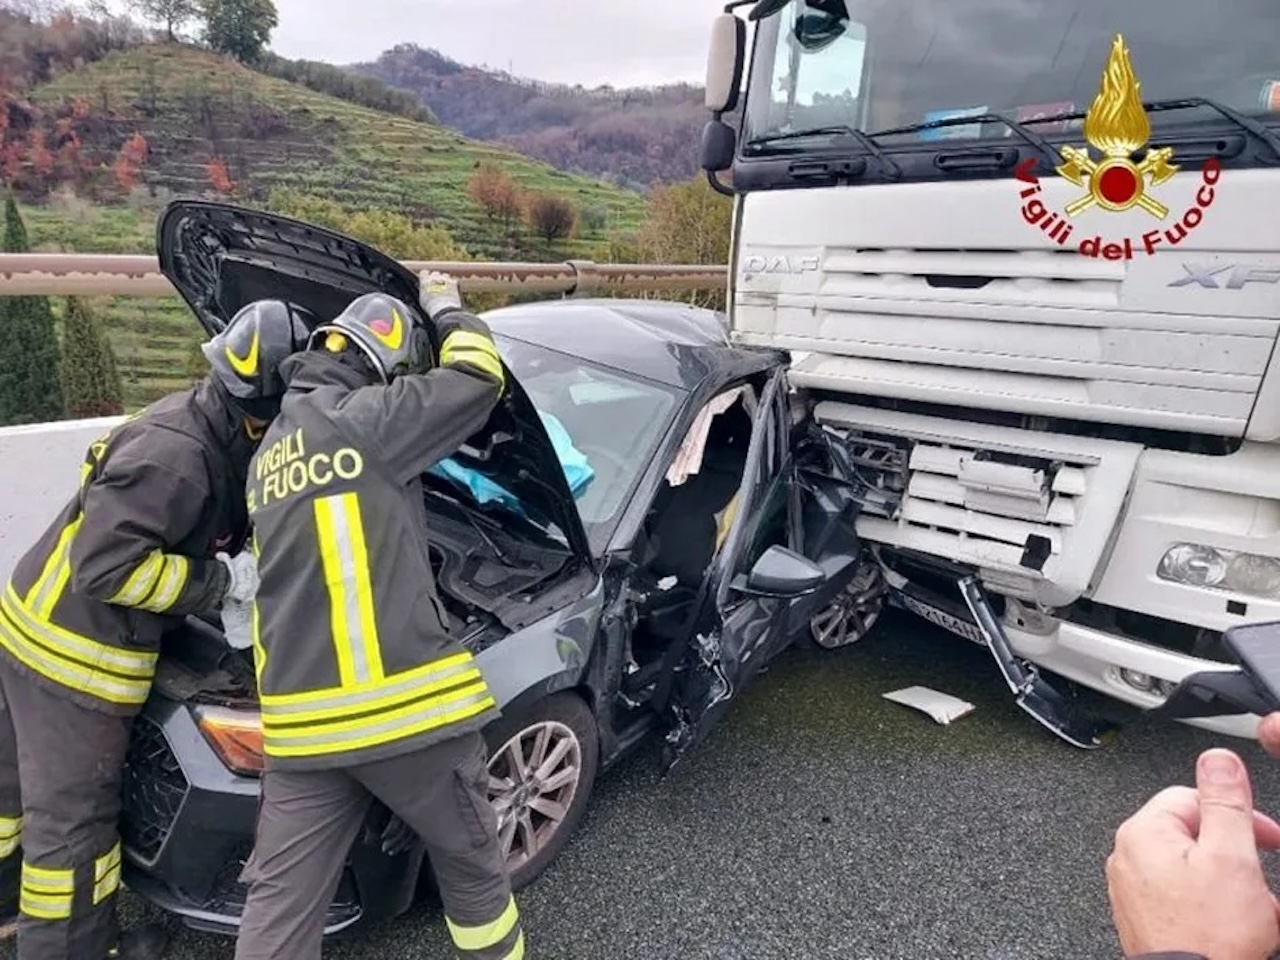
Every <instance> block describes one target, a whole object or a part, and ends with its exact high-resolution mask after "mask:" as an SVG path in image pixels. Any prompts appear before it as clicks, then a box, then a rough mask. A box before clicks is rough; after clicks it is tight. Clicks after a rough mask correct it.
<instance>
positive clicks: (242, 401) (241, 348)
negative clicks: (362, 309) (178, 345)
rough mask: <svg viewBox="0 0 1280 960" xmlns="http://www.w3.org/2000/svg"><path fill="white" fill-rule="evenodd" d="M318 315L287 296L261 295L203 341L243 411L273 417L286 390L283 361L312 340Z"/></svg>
mask: <svg viewBox="0 0 1280 960" xmlns="http://www.w3.org/2000/svg"><path fill="white" fill-rule="evenodd" d="M316 323H317V318H316V316H315V315H314V314H313V313H311V312H310V311H309V310H304V309H303V308H302V307H299V306H297V305H296V304H292V303H286V302H285V301H283V300H257V301H254V302H253V303H251V304H249V305H248V306H246V307H244V308H243V309H241V310H240V311H239V312H238V313H237V314H236V315H235V316H234V317H232V318H231V322H230V323H229V324H227V327H226V329H225V330H223V331H222V332H221V333H219V334H218V335H217V336H216V337H214V338H213V339H212V340H210V341H208V342H207V343H204V344H202V345H201V348H200V349H201V350H203V351H204V355H205V357H206V358H207V359H208V361H209V364H210V365H211V366H212V367H213V376H214V378H215V379H216V380H217V381H218V382H219V383H221V384H222V386H223V387H224V388H225V389H226V391H227V393H228V394H230V395H231V400H232V403H234V404H235V405H236V406H238V407H239V408H240V409H241V410H242V411H243V412H244V413H246V414H248V415H249V416H252V417H256V418H258V419H260V420H270V419H271V418H272V417H274V416H275V414H276V411H277V410H278V409H279V400H280V397H281V396H283V394H284V391H285V382H284V379H283V378H282V377H281V376H280V363H281V361H283V360H284V359H285V358H286V357H288V356H289V355H290V354H293V353H297V352H298V351H299V350H301V349H303V348H304V347H305V346H306V343H307V336H308V335H309V334H310V333H311V328H312V327H314V326H315V325H316Z"/></svg>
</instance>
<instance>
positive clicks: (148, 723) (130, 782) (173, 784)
mask: <svg viewBox="0 0 1280 960" xmlns="http://www.w3.org/2000/svg"><path fill="white" fill-rule="evenodd" d="M187 787H188V783H187V778H186V776H185V775H184V774H183V772H182V767H181V766H179V765H178V758H177V757H176V756H174V753H173V750H172V749H170V747H169V741H168V740H167V739H166V738H165V735H164V730H163V729H161V727H160V725H159V724H157V723H155V722H154V721H153V720H150V719H148V718H147V717H145V716H140V717H138V718H137V719H136V720H135V721H134V723H133V736H132V738H131V739H130V741H129V752H128V754H127V755H126V758H125V768H124V807H123V811H122V813H121V818H120V821H121V822H120V835H121V838H122V839H123V841H124V844H125V846H127V847H128V848H129V850H130V852H131V853H133V854H134V855H136V856H137V857H138V858H139V859H141V860H143V861H148V862H150V861H154V860H155V858H156V856H157V855H158V854H159V853H160V848H161V847H162V846H164V842H165V840H166V839H167V838H168V836H169V831H170V830H171V829H172V828H173V822H174V820H176V819H177V817H178V810H179V809H180V808H181V806H182V801H183V800H184V799H186V796H187Z"/></svg>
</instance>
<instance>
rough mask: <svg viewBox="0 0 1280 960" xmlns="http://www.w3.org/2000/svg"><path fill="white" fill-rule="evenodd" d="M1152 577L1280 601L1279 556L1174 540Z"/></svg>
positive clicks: (1189, 585)
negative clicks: (1267, 555)
mask: <svg viewBox="0 0 1280 960" xmlns="http://www.w3.org/2000/svg"><path fill="white" fill-rule="evenodd" d="M1156 576H1158V577H1159V578H1160V579H1161V580H1168V581H1169V582H1171V583H1181V584H1184V585H1186V586H1188V587H1208V588H1210V589H1213V590H1225V591H1229V592H1231V593H1242V594H1245V595H1246V596H1251V597H1259V598H1263V599H1267V600H1280V559H1276V558H1275V557H1263V556H1260V555H1258V554H1256V553H1238V552H1237V551H1235V550H1222V549H1220V548H1218V547H1206V546H1204V545H1203V544H1199V543H1175V544H1174V545H1173V546H1172V547H1170V548H1169V549H1168V550H1166V551H1165V554H1164V556H1163V557H1161V558H1160V565H1159V566H1158V567H1157V568H1156Z"/></svg>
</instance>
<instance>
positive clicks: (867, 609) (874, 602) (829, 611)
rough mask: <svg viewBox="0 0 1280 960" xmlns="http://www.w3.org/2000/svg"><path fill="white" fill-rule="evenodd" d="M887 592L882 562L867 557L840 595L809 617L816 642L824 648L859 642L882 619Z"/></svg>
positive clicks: (810, 630) (845, 645)
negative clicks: (881, 567) (881, 566)
mask: <svg viewBox="0 0 1280 960" xmlns="http://www.w3.org/2000/svg"><path fill="white" fill-rule="evenodd" d="M887 592H888V586H887V584H886V583H885V579H884V573H883V571H881V569H880V565H879V564H878V563H876V562H875V560H873V559H871V558H869V557H868V558H866V559H864V560H863V562H862V565H861V566H860V567H859V568H858V572H857V573H855V574H854V576H853V579H852V580H850V581H849V584H848V586H846V587H845V588H844V590H843V591H841V593H840V596H838V597H836V598H835V600H833V601H832V602H831V603H830V605H829V606H827V607H826V608H824V609H822V610H820V611H818V613H816V614H814V615H813V617H812V618H811V619H810V620H809V633H810V634H811V635H812V637H813V642H814V643H816V644H817V645H818V646H820V647H822V648H823V649H824V650H835V649H837V648H839V647H847V646H849V644H851V643H857V642H858V641H859V640H861V639H862V638H863V637H865V636H866V635H867V634H868V633H870V632H871V628H872V627H874V626H875V625H876V621H877V620H879V619H880V612H881V611H882V610H883V609H884V598H885V594H886V593H887Z"/></svg>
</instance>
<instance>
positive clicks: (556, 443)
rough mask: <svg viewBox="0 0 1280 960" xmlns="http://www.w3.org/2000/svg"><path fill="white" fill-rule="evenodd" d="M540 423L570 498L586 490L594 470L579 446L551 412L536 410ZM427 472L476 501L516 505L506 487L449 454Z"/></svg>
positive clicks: (517, 501)
mask: <svg viewBox="0 0 1280 960" xmlns="http://www.w3.org/2000/svg"><path fill="white" fill-rule="evenodd" d="M538 416H539V417H540V418H541V419H542V425H543V427H545V428H546V431H547V436H548V437H550V438H551V445H552V447H554V448H555V451H556V456H557V457H558V458H559V460H560V466H561V468H562V469H563V470H564V478H565V480H566V481H568V483H569V490H570V492H571V493H572V494H573V496H574V498H575V499H576V498H578V497H580V496H582V494H583V493H585V492H586V489H587V485H588V484H589V483H591V480H592V478H593V477H595V471H594V470H593V469H592V467H591V464H590V463H589V462H588V460H587V457H586V455H585V454H584V453H582V451H581V450H579V449H578V448H577V447H575V446H574V445H573V438H572V437H570V436H569V431H568V430H566V429H565V428H564V424H562V423H561V422H560V421H559V420H558V419H557V418H556V417H555V416H553V415H552V414H549V413H544V412H543V411H541V410H539V411H538ZM431 472H432V473H434V474H436V475H438V476H442V477H447V478H448V479H450V480H452V481H453V482H454V483H457V484H460V485H461V486H464V487H466V488H467V490H469V491H470V492H471V495H472V496H473V497H475V499H476V502H477V503H494V502H497V503H501V504H502V505H504V506H506V507H510V508H512V509H516V510H518V509H520V501H519V500H517V499H516V498H515V496H513V495H512V494H511V492H510V491H508V490H507V489H505V488H504V487H502V486H500V485H499V484H497V483H495V482H494V481H493V480H491V479H489V478H488V477H486V476H485V475H484V474H483V473H481V472H480V471H479V470H476V469H475V468H473V467H467V466H463V465H462V464H461V463H459V462H458V461H457V460H454V459H452V458H450V459H448V460H441V461H440V462H439V463H438V464H436V465H435V466H434V467H432V468H431Z"/></svg>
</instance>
